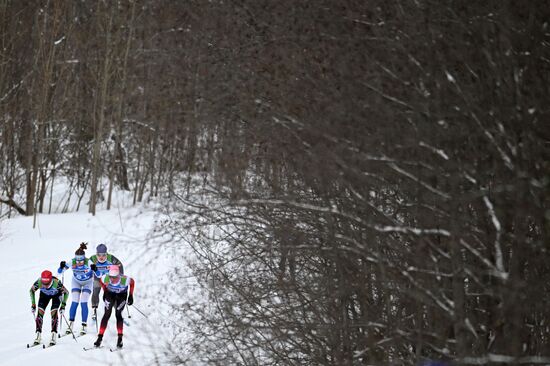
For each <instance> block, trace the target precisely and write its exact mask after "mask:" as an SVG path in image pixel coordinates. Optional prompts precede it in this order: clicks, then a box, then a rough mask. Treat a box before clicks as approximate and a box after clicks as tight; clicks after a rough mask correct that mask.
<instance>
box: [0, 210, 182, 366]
mask: <svg viewBox="0 0 550 366" xmlns="http://www.w3.org/2000/svg"><path fill="white" fill-rule="evenodd" d="M119 201H120V200H119ZM124 201H125V202H128V200H124ZM120 206H123V205H120ZM126 206H128V205H126ZM84 210H85V209H84ZM84 210H82V209H81V211H80V212H75V213H66V214H51V215H39V216H38V225H37V228H36V229H33V228H32V225H33V218H32V217H20V216H18V217H15V218H12V219H9V220H3V221H2V222H0V251H1V252H2V259H3V263H4V265H3V269H2V272H1V273H2V277H1V278H0V286H1V288H2V291H1V292H0V296H1V298H0V314H2V315H0V328H1V329H2V332H0V365H30V364H33V363H34V364H38V363H40V364H41V365H59V364H60V361H62V363H64V364H73V362H74V364H79V365H97V362H98V361H100V362H101V363H102V364H103V365H114V364H117V365H120V364H121V361H123V364H128V365H153V364H161V365H162V364H166V363H167V361H166V358H165V356H163V355H164V353H165V351H166V349H165V345H167V344H169V343H170V339H171V338H172V337H173V333H174V332H177V333H178V335H179V337H180V338H181V333H182V332H184V331H185V329H184V326H178V325H176V326H174V324H173V323H174V322H173V321H172V320H171V317H170V306H169V303H170V301H166V299H163V300H164V301H162V302H158V301H157V300H156V299H158V295H157V294H159V293H163V291H164V292H167V289H166V287H167V286H168V285H169V284H168V283H167V275H168V273H169V272H170V271H172V270H174V268H175V267H178V269H179V270H180V271H181V270H182V268H183V269H184V272H185V270H186V269H185V263H183V262H182V261H177V263H176V262H174V260H173V259H172V258H175V257H174V253H173V251H172V249H170V248H169V247H168V248H167V247H166V246H163V245H161V244H162V243H163V238H162V237H154V236H152V235H154V234H152V233H154V231H152V228H153V226H154V224H155V221H156V220H158V218H159V215H160V214H159V213H158V212H157V210H156V209H155V207H154V206H150V207H145V206H143V205H139V206H137V207H123V208H114V209H112V210H110V211H106V210H102V211H98V213H97V215H96V216H95V217H94V216H92V215H90V214H88V213H86V212H85V211H84ZM82 241H86V242H89V244H90V245H89V246H88V250H87V252H86V255H87V256H88V257H89V256H91V255H92V254H94V252H95V247H96V245H97V244H99V243H102V242H103V243H106V244H107V246H108V248H109V252H111V253H113V254H115V255H116V256H117V257H118V258H119V259H121V260H122V262H123V264H124V266H125V273H126V274H127V275H129V276H131V277H133V278H134V279H135V280H136V290H135V296H134V299H135V300H134V301H135V306H137V307H138V308H139V310H141V311H142V312H144V313H145V314H146V315H147V318H145V317H144V316H142V315H141V314H139V313H138V312H137V311H136V310H135V308H132V307H130V315H131V319H128V321H129V323H130V326H125V329H124V333H125V339H124V350H123V351H121V352H115V353H111V352H109V349H108V347H109V346H111V347H113V348H114V345H115V343H116V329H115V317H114V313H113V315H112V316H111V319H110V321H109V325H108V329H107V332H106V334H105V337H104V345H106V346H107V347H105V348H103V349H97V350H92V351H88V352H85V351H83V349H82V347H83V346H87V347H89V346H91V345H92V343H93V341H94V340H95V324H94V323H93V322H92V321H91V319H89V320H88V325H89V326H88V328H89V333H90V334H88V335H86V336H83V337H80V338H78V343H77V342H75V340H74V339H72V338H71V337H70V336H67V337H63V338H61V339H59V341H58V345H57V346H55V347H52V348H49V349H45V350H44V349H41V348H40V347H35V348H31V349H27V348H26V344H27V343H31V342H32V340H33V338H34V319H33V317H32V314H31V310H30V305H31V303H30V298H29V294H28V291H29V289H30V287H31V285H32V283H33V282H34V281H35V280H36V279H37V278H38V277H39V275H40V273H41V271H43V270H45V269H49V270H51V271H52V272H53V273H54V275H55V270H56V268H57V267H58V266H59V262H60V261H61V260H69V259H70V258H72V256H73V255H74V251H75V250H76V249H77V248H78V245H79V243H80V242H82ZM179 250H181V248H179ZM70 276H71V271H70V270H69V271H67V272H66V273H65V282H67V283H69V281H68V280H69V279H70ZM190 277H191V276H190ZM36 298H37V299H38V293H37V294H36ZM168 300H169V299H168ZM174 300H175V302H177V299H174ZM70 302H71V298H70V297H69V300H68V303H67V313H66V316H67V318H68V308H69V307H70ZM100 309H101V312H100V314H99V316H100V317H101V315H102V313H103V309H102V307H101V304H100ZM125 314H127V313H126V311H125ZM76 322H78V323H79V322H80V307H79V309H78V312H77V318H76ZM62 329H66V324H65V322H64V321H63V325H62ZM49 332H50V315H49V307H48V309H47V311H46V315H45V318H44V326H43V342H46V340H45V339H46V337H49V334H50V333H49ZM122 358H123V359H122Z"/></svg>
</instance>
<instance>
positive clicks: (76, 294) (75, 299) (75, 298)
mask: <svg viewBox="0 0 550 366" xmlns="http://www.w3.org/2000/svg"><path fill="white" fill-rule="evenodd" d="M79 302H80V288H73V289H72V303H71V309H70V310H69V320H70V321H72V322H74V319H75V318H76V309H77V308H78V303H79Z"/></svg>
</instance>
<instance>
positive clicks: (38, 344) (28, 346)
mask: <svg viewBox="0 0 550 366" xmlns="http://www.w3.org/2000/svg"><path fill="white" fill-rule="evenodd" d="M40 344H41V343H27V348H32V347H36V346H40Z"/></svg>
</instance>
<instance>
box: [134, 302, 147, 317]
mask: <svg viewBox="0 0 550 366" xmlns="http://www.w3.org/2000/svg"><path fill="white" fill-rule="evenodd" d="M132 306H133V307H134V309H136V310H137V311H138V313H140V314H141V315H143V316H144V317H145V319H148V316H147V315H145V314H144V313H143V311H141V310H139V308H137V307H136V306H135V305H132Z"/></svg>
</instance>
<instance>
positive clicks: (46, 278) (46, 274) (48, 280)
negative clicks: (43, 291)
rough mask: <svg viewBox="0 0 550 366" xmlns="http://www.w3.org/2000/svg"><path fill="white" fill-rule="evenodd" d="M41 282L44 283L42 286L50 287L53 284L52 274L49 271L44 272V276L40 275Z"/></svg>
mask: <svg viewBox="0 0 550 366" xmlns="http://www.w3.org/2000/svg"><path fill="white" fill-rule="evenodd" d="M40 280H41V281H42V284H43V285H44V286H49V285H50V283H51V282H52V273H51V272H50V271H48V270H46V271H43V272H42V274H41V275H40Z"/></svg>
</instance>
